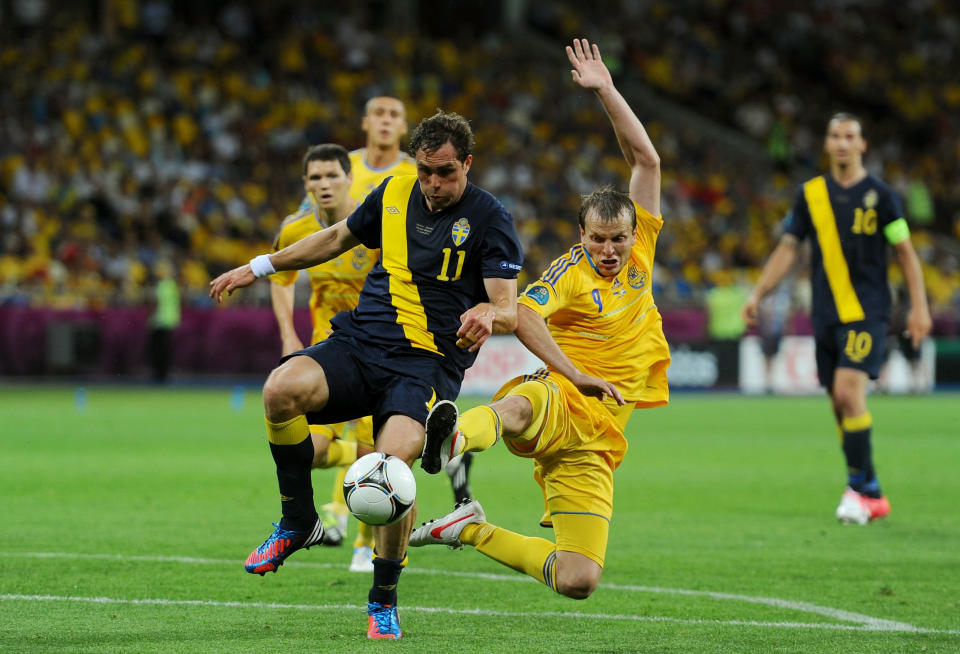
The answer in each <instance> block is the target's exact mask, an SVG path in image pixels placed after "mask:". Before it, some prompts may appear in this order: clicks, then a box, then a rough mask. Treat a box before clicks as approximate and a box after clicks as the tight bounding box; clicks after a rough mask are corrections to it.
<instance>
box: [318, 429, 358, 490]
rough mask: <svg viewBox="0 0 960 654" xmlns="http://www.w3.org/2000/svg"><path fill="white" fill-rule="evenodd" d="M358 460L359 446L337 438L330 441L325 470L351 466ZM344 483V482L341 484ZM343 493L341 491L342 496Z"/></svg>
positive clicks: (324, 465)
mask: <svg viewBox="0 0 960 654" xmlns="http://www.w3.org/2000/svg"><path fill="white" fill-rule="evenodd" d="M356 460H357V444H356V443H351V442H350V441H345V440H343V439H342V438H336V439H334V440H332V441H330V445H329V447H327V460H326V462H325V463H324V464H323V467H324V468H333V467H335V466H349V465H350V464H351V463H353V462H354V461H356ZM340 483H341V484H342V483H343V482H342V481H341V482H340ZM342 494H343V491H341V495H342Z"/></svg>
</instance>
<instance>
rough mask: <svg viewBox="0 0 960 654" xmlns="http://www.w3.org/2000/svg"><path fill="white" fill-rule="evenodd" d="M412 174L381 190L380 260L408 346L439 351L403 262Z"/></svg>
mask: <svg viewBox="0 0 960 654" xmlns="http://www.w3.org/2000/svg"><path fill="white" fill-rule="evenodd" d="M416 182H417V178H416V176H413V175H411V176H410V177H394V178H393V179H391V180H390V181H389V182H388V183H387V187H386V188H385V189H384V192H383V214H382V218H381V220H382V230H381V232H382V233H381V237H380V245H381V257H382V259H381V261H382V263H383V267H384V268H385V269H386V270H387V272H388V273H390V299H391V302H392V304H393V307H394V309H396V311H397V324H398V325H400V326H401V327H402V328H403V335H404V336H406V338H407V340H409V341H410V345H412V346H413V347H417V348H420V349H422V350H428V351H430V352H435V353H437V354H440V350H438V349H437V344H436V343H435V342H434V340H433V334H432V333H431V332H430V330H429V329H428V328H427V314H426V313H425V312H424V310H423V303H422V302H421V301H420V291H419V290H418V289H417V285H416V284H414V283H413V274H412V273H411V272H410V264H409V263H408V261H407V208H408V205H409V203H410V192H411V191H412V190H413V185H414V184H415V183H416Z"/></svg>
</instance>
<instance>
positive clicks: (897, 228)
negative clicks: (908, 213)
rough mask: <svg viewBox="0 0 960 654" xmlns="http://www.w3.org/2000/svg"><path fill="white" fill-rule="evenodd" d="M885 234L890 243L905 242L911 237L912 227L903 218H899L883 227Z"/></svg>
mask: <svg viewBox="0 0 960 654" xmlns="http://www.w3.org/2000/svg"><path fill="white" fill-rule="evenodd" d="M883 235H884V236H886V237H887V241H889V242H890V245H896V244H897V243H903V242H904V241H906V240H907V239H909V238H910V227H909V226H908V225H907V221H906V220H904V219H903V218H897V219H896V220H894V221H893V222H892V223H890V224H889V225H887V226H886V227H884V228H883Z"/></svg>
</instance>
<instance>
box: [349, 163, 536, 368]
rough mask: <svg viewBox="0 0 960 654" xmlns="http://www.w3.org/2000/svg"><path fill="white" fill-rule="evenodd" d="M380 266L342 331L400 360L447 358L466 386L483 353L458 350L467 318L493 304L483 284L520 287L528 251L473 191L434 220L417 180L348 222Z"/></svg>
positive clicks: (494, 206)
mask: <svg viewBox="0 0 960 654" xmlns="http://www.w3.org/2000/svg"><path fill="white" fill-rule="evenodd" d="M347 227H348V228H349V230H350V232H351V233H352V234H353V235H354V236H356V237H357V238H358V239H359V240H360V242H361V243H363V245H365V246H366V247H368V248H370V249H377V248H380V252H381V254H380V261H378V262H377V263H376V264H375V265H374V267H373V269H372V270H371V271H370V274H369V275H368V276H367V280H366V282H365V283H364V286H363V290H362V291H361V292H360V302H359V303H358V305H357V308H356V309H354V310H353V311H351V312H344V313H340V314H338V315H337V316H336V317H335V318H334V319H333V321H332V323H333V325H334V328H335V329H343V330H347V331H348V332H349V333H350V334H351V335H353V336H354V337H356V338H357V339H359V340H361V341H364V342H366V343H370V344H372V345H375V346H378V347H385V348H387V349H388V350H390V351H393V352H400V353H403V352H404V351H409V352H411V353H420V354H423V353H430V355H432V356H437V357H442V359H443V361H444V362H445V363H447V364H449V368H450V370H451V371H453V372H455V373H457V374H458V376H459V377H460V378H462V376H463V371H464V370H465V369H467V368H469V367H470V366H471V365H473V361H474V359H475V358H476V353H471V352H467V351H466V350H463V349H460V348H458V347H457V346H456V344H455V343H456V340H457V337H456V333H457V330H458V329H460V324H461V323H460V315H461V314H462V313H463V312H464V311H466V310H467V309H469V308H470V307H472V306H474V305H476V304H478V303H480V302H486V301H487V300H488V298H487V293H486V289H485V287H484V285H483V280H484V278H504V279H515V278H516V277H517V274H518V273H519V271H520V269H521V264H522V259H523V251H522V248H521V246H520V240H519V238H518V237H517V232H516V229H515V228H514V224H513V217H512V216H511V215H510V213H509V212H507V210H506V209H504V208H503V205H501V204H500V202H499V201H497V199H496V198H495V197H493V196H492V195H491V194H490V193H487V192H486V191H484V190H483V189H481V188H479V187H477V186H474V185H473V184H470V183H467V187H466V189H465V190H464V192H463V196H462V197H461V198H460V201H459V202H457V203H456V204H454V205H453V206H451V207H448V208H447V209H444V210H441V211H434V212H431V211H429V210H428V209H427V205H426V201H425V199H424V197H423V193H422V192H421V191H420V185H419V183H418V182H417V177H416V176H415V175H404V176H401V177H391V178H389V179H387V180H386V181H385V182H384V183H383V184H381V185H380V186H379V187H377V188H376V189H375V190H374V191H373V192H372V193H370V195H368V196H367V199H366V200H364V202H363V203H362V204H361V205H360V207H358V208H357V210H356V211H355V212H353V213H352V214H351V215H350V217H349V218H347Z"/></svg>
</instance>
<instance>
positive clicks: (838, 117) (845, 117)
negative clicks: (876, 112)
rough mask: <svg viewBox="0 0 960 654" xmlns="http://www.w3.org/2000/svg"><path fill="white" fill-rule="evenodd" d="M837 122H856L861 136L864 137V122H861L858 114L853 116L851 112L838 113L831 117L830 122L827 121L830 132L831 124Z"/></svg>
mask: <svg viewBox="0 0 960 654" xmlns="http://www.w3.org/2000/svg"><path fill="white" fill-rule="evenodd" d="M835 120H843V121H847V120H850V121H853V122H855V123H856V124H857V125H859V126H860V136H863V121H862V120H860V116H858V115H856V114H852V113H850V112H849V111H838V112H837V113H835V114H833V115H832V116H830V120H828V121H827V131H828V132H829V131H830V125H831V123H833V121H835Z"/></svg>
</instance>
